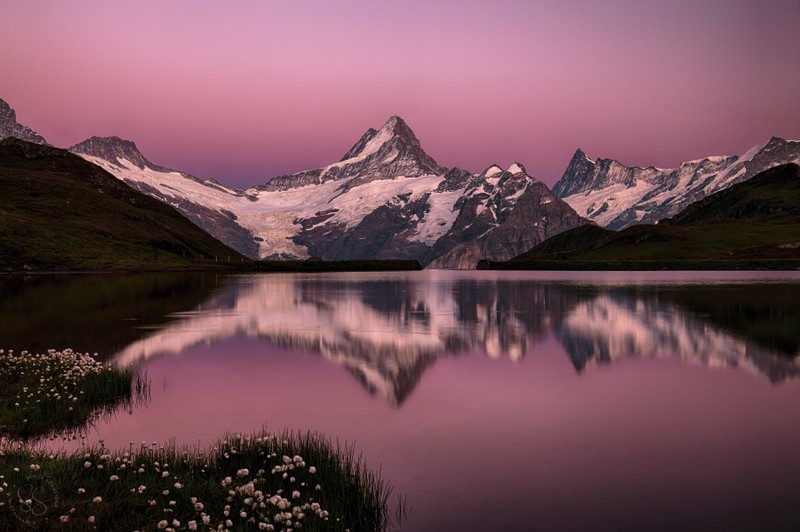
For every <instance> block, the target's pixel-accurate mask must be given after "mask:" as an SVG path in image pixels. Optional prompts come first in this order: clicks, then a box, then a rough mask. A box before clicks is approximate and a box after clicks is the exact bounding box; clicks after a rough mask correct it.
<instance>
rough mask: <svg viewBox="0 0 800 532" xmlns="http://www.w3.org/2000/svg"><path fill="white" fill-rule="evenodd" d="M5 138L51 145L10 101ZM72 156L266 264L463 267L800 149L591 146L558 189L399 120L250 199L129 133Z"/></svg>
mask: <svg viewBox="0 0 800 532" xmlns="http://www.w3.org/2000/svg"><path fill="white" fill-rule="evenodd" d="M6 136H18V137H22V138H24V139H25V140H29V141H31V142H38V143H44V142H45V140H44V139H43V138H42V137H41V136H39V135H37V134H36V133H35V132H34V131H33V130H31V129H30V128H28V127H26V126H23V125H21V124H18V123H17V122H16V116H15V113H14V111H13V109H11V108H10V106H8V104H6V103H5V102H4V101H2V100H0V137H6ZM69 149H70V151H72V152H73V153H75V154H77V155H80V156H81V157H83V158H84V159H86V160H87V161H89V162H91V163H93V164H95V165H97V166H100V167H101V168H103V169H104V170H106V171H108V172H109V173H111V174H112V175H113V176H115V177H117V178H118V179H120V180H122V181H124V182H125V183H127V184H128V185H129V186H131V187H133V188H134V189H137V190H139V191H140V192H143V193H145V194H147V195H149V196H152V197H154V198H157V199H159V200H161V201H163V202H165V203H167V204H169V205H171V206H172V207H174V208H175V209H177V210H178V211H179V212H181V213H182V214H183V215H184V216H186V217H187V218H188V219H189V220H191V221H192V222H194V223H195V224H196V225H198V226H199V227H201V228H202V229H204V230H205V231H207V232H208V233H210V234H211V235H213V236H214V237H216V238H217V239H219V240H220V241H222V242H223V243H225V244H227V245H228V246H230V247H231V248H233V249H235V250H237V251H239V252H241V253H242V254H244V255H246V256H249V257H251V258H253V259H277V260H284V259H304V258H310V257H318V258H321V259H324V260H349V259H415V260H418V261H419V262H420V263H421V264H422V265H423V266H427V267H432V268H454V269H466V268H474V267H475V266H476V264H477V263H478V262H479V261H480V260H481V259H489V260H493V261H502V260H508V259H511V258H512V257H515V256H517V255H519V254H521V253H523V252H525V251H527V250H529V249H531V248H532V247H534V246H535V245H537V244H539V243H540V242H542V241H544V240H546V239H548V238H550V237H552V236H554V235H556V234H559V233H561V232H564V231H566V230H569V229H572V228H575V227H578V226H582V225H586V224H598V225H602V226H605V227H608V228H610V229H619V228H623V227H626V226H627V225H630V224H634V223H653V222H657V221H658V220H660V219H663V218H668V217H671V216H674V215H675V214H677V213H678V212H679V211H681V210H683V208H685V207H686V206H688V205H689V204H690V203H693V202H696V201H698V200H701V199H703V198H704V197H705V196H706V195H708V194H711V193H713V192H716V191H719V190H722V189H724V188H727V187H728V186H730V185H733V184H735V183H738V182H741V181H744V180H747V179H749V178H750V177H752V176H754V175H755V174H756V173H758V172H760V171H762V170H764V169H767V168H770V167H772V166H776V165H778V164H783V163H788V162H800V142H794V141H785V140H782V139H779V138H773V139H771V140H770V141H769V142H767V143H766V144H764V145H759V146H755V147H754V148H753V149H751V150H749V151H748V152H747V153H745V154H744V155H742V156H717V157H707V158H705V159H702V160H699V161H690V162H687V163H683V164H681V165H680V166H679V167H678V168H674V169H658V168H653V167H648V168H638V167H628V166H624V165H622V164H621V163H619V162H617V161H613V160H609V159H598V160H597V161H593V160H591V159H589V158H588V157H587V156H586V155H585V154H584V152H583V151H581V150H578V151H577V152H576V153H575V156H574V157H573V158H572V160H571V161H570V163H569V165H568V167H567V169H566V171H565V173H564V175H563V176H562V177H561V179H560V180H559V181H558V183H556V185H555V187H554V189H553V191H551V190H550V189H548V187H547V186H546V185H545V184H544V183H542V182H541V181H538V180H537V179H535V178H533V177H532V176H530V175H529V174H528V173H527V172H526V170H525V168H524V166H523V165H522V164H520V163H514V164H512V165H511V166H509V167H508V168H505V169H503V168H501V167H499V166H497V165H492V166H490V167H489V168H487V169H485V170H483V171H482V172H480V173H477V174H473V173H471V172H469V171H467V170H464V169H461V168H457V167H456V168H445V167H442V166H440V165H439V164H437V163H436V161H435V160H434V159H433V158H432V157H431V156H429V155H428V154H427V153H426V152H425V151H424V150H423V149H422V147H421V145H420V142H419V140H418V139H417V137H416V135H415V134H414V132H413V131H412V130H411V128H410V127H409V126H408V125H407V124H406V123H405V122H404V121H403V119H402V118H400V117H399V116H393V117H391V118H389V120H388V121H387V122H386V123H385V124H383V126H382V127H381V128H380V129H378V130H376V129H372V128H370V129H369V130H367V131H366V133H364V135H363V136H362V137H361V138H360V139H359V140H358V141H357V142H356V143H355V144H354V145H353V147H352V148H351V149H350V150H349V151H347V152H346V153H345V154H344V156H343V157H342V159H341V160H339V161H337V162H334V163H332V164H329V165H327V166H324V167H321V168H315V169H311V170H306V171H303V172H299V173H296V174H292V175H283V176H278V177H274V178H272V179H269V180H266V179H265V184H262V185H257V186H253V187H250V188H247V189H240V188H233V187H228V186H225V185H223V184H221V183H220V182H218V181H215V180H213V179H208V180H202V179H199V178H197V177H194V176H192V175H190V174H188V173H185V172H181V171H178V170H173V169H169V168H164V167H162V166H159V165H156V164H154V163H152V162H150V161H149V160H148V159H147V158H146V157H145V156H144V155H142V153H140V152H139V150H138V149H137V147H136V145H135V144H134V143H133V142H131V141H128V140H123V139H120V138H118V137H92V138H90V139H87V140H85V141H83V142H81V143H79V144H76V145H74V146H72V147H71V148H69Z"/></svg>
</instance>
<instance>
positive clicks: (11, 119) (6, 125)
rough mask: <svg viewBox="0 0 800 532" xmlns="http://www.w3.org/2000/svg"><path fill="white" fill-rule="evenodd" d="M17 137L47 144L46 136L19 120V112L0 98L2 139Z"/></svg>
mask: <svg viewBox="0 0 800 532" xmlns="http://www.w3.org/2000/svg"><path fill="white" fill-rule="evenodd" d="M6 137H16V138H18V139H22V140H27V141H28V142H33V143H35V144H47V141H45V140H44V137H42V136H41V135H39V134H38V133H36V132H35V131H34V130H32V129H31V128H29V127H28V126H23V125H22V124H20V123H19V122H17V113H16V112H15V111H14V109H12V108H11V106H10V105H8V103H6V101H5V100H3V99H2V98H0V139H4V138H6Z"/></svg>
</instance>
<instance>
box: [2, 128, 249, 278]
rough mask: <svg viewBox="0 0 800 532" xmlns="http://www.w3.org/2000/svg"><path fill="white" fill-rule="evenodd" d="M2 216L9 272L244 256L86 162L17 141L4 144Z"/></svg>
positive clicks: (209, 264) (178, 264)
mask: <svg viewBox="0 0 800 532" xmlns="http://www.w3.org/2000/svg"><path fill="white" fill-rule="evenodd" d="M0 212H2V213H3V215H2V216H0V268H2V269H4V270H11V271H31V270H39V271H42V270H44V271H63V270H98V269H99V270H103V269H109V270H120V269H123V270H125V269H127V270H161V269H175V268H177V269H186V268H197V267H200V266H201V265H202V267H203V268H213V267H215V266H216V265H217V261H218V260H219V263H220V265H222V264H224V263H227V262H228V260H229V259H233V260H234V261H236V260H239V259H240V258H242V257H241V256H240V255H239V254H238V253H236V252H235V251H233V250H231V249H230V248H228V247H227V246H225V245H224V244H222V243H221V242H219V241H218V240H215V239H214V238H213V237H211V236H210V235H209V234H207V233H206V232H204V231H202V230H201V229H200V228H198V227H196V226H195V225H194V224H192V223H191V222H190V221H189V220H187V219H186V218H185V217H183V216H182V215H180V214H179V213H178V212H177V211H176V210H174V209H172V208H171V207H169V206H168V205H164V203H163V202H160V201H157V200H156V199H154V198H151V197H149V196H147V195H145V194H142V193H140V192H138V191H136V190H134V189H132V188H131V187H129V186H128V185H126V184H125V183H123V182H122V181H120V180H119V179H117V178H116V177H114V176H113V175H111V174H109V173H108V172H106V171H104V170H103V169H101V168H99V167H97V166H96V165H94V164H91V163H89V162H88V161H86V160H84V159H83V158H81V157H79V156H77V155H75V154H73V153H71V152H69V151H67V150H64V149H60V148H55V147H52V146H48V145H43V144H36V143H30V142H27V141H24V140H21V139H17V138H15V137H9V138H5V139H2V140H0ZM64 227H68V228H69V230H68V231H65V230H64Z"/></svg>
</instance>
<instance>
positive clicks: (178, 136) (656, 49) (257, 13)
mask: <svg viewBox="0 0 800 532" xmlns="http://www.w3.org/2000/svg"><path fill="white" fill-rule="evenodd" d="M45 4H46V5H45ZM653 4H654V3H641V2H633V1H622V0H619V1H612V2H602V3H595V2H582V1H570V2H555V1H541V2H522V1H516V2H515V1H508V2H503V3H494V4H489V3H484V2H475V1H455V0H451V1H441V2H422V1H405V2H395V3H389V2H367V1H360V0H359V1H356V0H346V1H343V2H335V3H333V2H324V1H311V0H308V1H305V2H292V3H286V2H238V3H236V4H233V5H229V4H226V3H218V2H188V1H185V2H170V3H167V4H164V3H156V2H137V3H135V4H118V3H106V2H100V1H94V2H83V3H81V4H77V5H76V4H65V3H64V4H62V3H55V4H51V3H45V2H39V1H31V2H26V3H24V4H23V3H18V4H17V5H14V6H10V7H6V8H4V19H5V20H6V21H7V22H6V24H5V25H4V31H3V33H2V35H0V64H2V65H3V70H4V72H5V73H6V74H5V75H4V76H3V77H2V78H0V97H2V98H4V99H6V100H7V101H8V102H9V103H10V104H11V105H12V106H13V107H14V108H15V109H16V110H17V112H18V115H19V119H20V121H22V122H24V123H26V124H27V125H30V126H31V127H33V128H34V129H36V130H37V131H39V132H40V133H41V134H43V135H44V136H45V137H46V138H47V139H48V140H49V141H50V142H52V143H55V144H57V145H62V146H66V145H70V144H73V143H75V142H78V141H80V140H83V139H84V138H86V137H88V136H91V135H110V134H116V135H119V136H123V137H127V138H130V139H132V140H134V141H136V142H137V144H139V146H140V148H141V149H142V150H143V151H144V153H145V154H146V155H147V156H148V157H149V158H150V159H151V160H153V161H154V162H157V163H160V164H164V165H167V166H173V167H177V168H180V169H185V170H188V171H191V172H193V173H195V174H197V175H200V176H202V177H215V178H217V179H220V180H222V181H226V182H231V183H238V184H253V183H257V182H263V181H264V180H265V179H267V178H269V177H272V176H274V175H277V174H280V173H287V172H295V171H299V170H302V169H305V168H309V167H314V166H317V165H320V164H325V163H328V162H330V161H332V160H334V159H338V158H339V157H341V155H342V154H343V153H344V152H345V151H346V150H347V149H348V148H349V147H350V145H351V144H352V143H354V142H355V141H356V140H357V139H358V138H359V137H360V135H361V134H362V133H363V131H364V130H365V129H366V128H368V127H378V126H380V125H381V123H382V122H383V121H384V120H385V119H386V118H388V117H389V116H390V115H392V114H399V115H401V116H403V117H404V118H405V119H406V121H407V122H408V123H409V125H410V126H411V127H412V128H413V129H414V130H415V132H416V133H417V135H418V136H419V137H420V140H421V141H422V143H423V146H424V147H425V148H426V150H427V151H428V152H429V153H430V154H431V155H432V156H433V157H434V158H435V159H436V160H437V161H438V162H440V163H441V164H444V165H448V166H453V165H460V166H464V167H466V168H468V169H470V170H473V171H478V170H481V169H482V168H484V167H486V166H488V165H489V164H491V163H492V162H497V163H500V164H501V165H505V164H508V163H510V162H511V161H513V160H519V161H521V162H523V163H524V164H525V165H526V167H527V168H528V170H529V171H531V172H532V173H533V174H534V175H536V176H537V177H539V178H540V179H542V180H544V181H546V182H549V183H552V182H554V181H555V180H556V179H557V178H558V177H559V176H560V174H561V172H562V171H563V169H564V167H565V166H566V163H567V161H568V159H569V157H570V155H571V154H572V152H573V151H574V150H575V148H577V147H579V146H580V147H582V148H584V150H586V151H587V153H588V154H589V155H590V156H595V157H597V156H609V157H615V158H619V159H620V160H622V161H623V162H624V163H627V164H641V165H646V164H654V165H659V166H671V165H675V164H678V163H679V162H681V161H683V160H686V159H691V158H696V157H700V156H704V155H709V154H712V153H741V152H742V151H744V150H745V149H747V148H748V147H750V146H751V145H753V144H756V143H758V142H763V141H765V140H766V139H767V138H769V137H770V136H771V135H778V136H784V137H789V138H800V106H798V105H797V102H796V94H798V93H800V69H798V68H797V67H796V64H797V63H796V55H797V52H798V51H800V35H799V34H798V33H797V32H796V31H795V28H796V27H797V24H798V22H800V8H798V5H797V3H796V2H792V1H790V0H771V1H768V2H762V3H759V4H758V5H755V4H753V3H751V2H746V1H744V0H742V1H738V2H729V1H722V0H709V1H707V2H701V3H698V2H689V1H680V2H670V3H664V4H657V5H653Z"/></svg>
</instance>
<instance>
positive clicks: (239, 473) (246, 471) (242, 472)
mask: <svg viewBox="0 0 800 532" xmlns="http://www.w3.org/2000/svg"><path fill="white" fill-rule="evenodd" d="M249 474H250V470H249V469H240V470H239V471H237V472H236V476H237V477H239V478H243V477H246V476H247V475H249Z"/></svg>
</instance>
